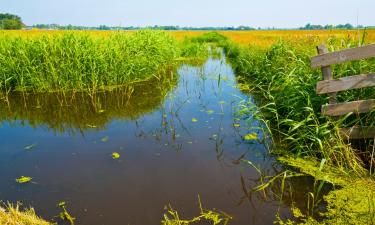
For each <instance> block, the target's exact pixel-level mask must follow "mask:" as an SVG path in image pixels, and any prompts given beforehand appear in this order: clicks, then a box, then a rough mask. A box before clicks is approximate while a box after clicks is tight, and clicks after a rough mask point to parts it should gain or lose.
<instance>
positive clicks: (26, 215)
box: [0, 204, 52, 225]
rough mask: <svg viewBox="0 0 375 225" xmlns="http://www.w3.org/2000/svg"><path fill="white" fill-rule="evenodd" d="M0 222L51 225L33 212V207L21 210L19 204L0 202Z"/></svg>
mask: <svg viewBox="0 0 375 225" xmlns="http://www.w3.org/2000/svg"><path fill="white" fill-rule="evenodd" d="M0 224H2V225H20V224H22V225H52V223H49V222H47V221H45V220H43V219H41V218H40V217H38V216H37V215H36V214H35V210H34V209H33V208H28V209H25V210H21V207H20V204H16V205H12V204H7V205H4V204H2V205H1V206H0Z"/></svg>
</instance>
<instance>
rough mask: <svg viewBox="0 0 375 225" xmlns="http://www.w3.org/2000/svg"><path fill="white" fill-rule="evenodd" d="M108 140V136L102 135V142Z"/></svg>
mask: <svg viewBox="0 0 375 225" xmlns="http://www.w3.org/2000/svg"><path fill="white" fill-rule="evenodd" d="M108 140H109V137H108V136H105V137H102V139H101V141H102V142H107V141H108Z"/></svg>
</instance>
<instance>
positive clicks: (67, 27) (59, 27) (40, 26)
mask: <svg viewBox="0 0 375 225" xmlns="http://www.w3.org/2000/svg"><path fill="white" fill-rule="evenodd" d="M28 28H38V29H51V30H140V29H145V28H146V29H151V30H255V28H253V27H249V26H238V27H180V26H158V25H155V26H148V27H135V26H127V27H122V26H115V27H112V26H106V25H100V26H98V27H90V26H74V25H64V26H62V25H58V24H36V25H33V26H29V27H28Z"/></svg>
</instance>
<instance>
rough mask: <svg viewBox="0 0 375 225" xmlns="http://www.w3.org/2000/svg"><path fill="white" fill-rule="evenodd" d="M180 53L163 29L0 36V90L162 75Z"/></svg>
mask: <svg viewBox="0 0 375 225" xmlns="http://www.w3.org/2000/svg"><path fill="white" fill-rule="evenodd" d="M178 56H179V47H178V44H177V41H176V40H175V39H174V38H173V37H171V36H170V35H168V34H167V33H165V32H162V31H148V30H142V31H138V32H135V33H124V32H116V33H111V34H110V35H109V36H108V37H100V36H92V35H87V34H85V33H80V32H63V33H58V34H56V35H41V36H37V37H33V38H28V37H27V36H21V37H19V36H13V35H1V36H0V89H1V90H36V91H47V92H48V91H52V90H86V91H90V92H93V91H95V90H98V89H103V88H105V87H108V86H113V85H123V84H129V83H131V82H135V81H140V80H145V79H149V78H151V77H154V76H156V77H159V76H163V70H164V69H167V66H168V65H170V64H172V63H173V60H174V59H176V58H177V57H178Z"/></svg>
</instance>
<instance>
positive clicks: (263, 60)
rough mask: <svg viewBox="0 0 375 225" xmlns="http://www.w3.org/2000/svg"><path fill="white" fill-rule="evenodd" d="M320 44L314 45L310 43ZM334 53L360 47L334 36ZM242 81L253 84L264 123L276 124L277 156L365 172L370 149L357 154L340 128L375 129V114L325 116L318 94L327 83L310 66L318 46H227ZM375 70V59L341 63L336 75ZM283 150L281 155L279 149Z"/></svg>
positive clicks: (361, 95)
mask: <svg viewBox="0 0 375 225" xmlns="http://www.w3.org/2000/svg"><path fill="white" fill-rule="evenodd" d="M311 43H315V42H311ZM327 44H328V46H329V49H330V50H331V51H333V50H338V49H345V48H349V47H355V46H358V42H357V41H355V40H352V39H336V38H331V39H329V40H328V42H327ZM225 49H226V51H227V55H228V57H229V58H230V59H231V61H232V63H233V65H234V67H235V70H236V72H237V74H238V76H239V80H240V81H241V82H243V83H246V84H248V85H249V86H251V89H252V90H253V93H254V94H255V95H257V97H258V101H259V105H260V107H261V108H262V110H263V116H264V117H265V120H267V121H270V124H272V129H271V131H272V134H273V138H274V140H275V143H276V147H275V149H274V152H276V153H281V154H291V155H294V156H297V157H305V156H310V157H314V158H316V159H318V160H319V161H320V160H321V159H326V160H328V162H330V163H332V164H334V165H336V166H338V167H340V168H342V169H349V170H354V171H356V172H357V173H358V174H364V173H365V171H366V170H365V168H366V166H367V165H368V162H370V161H371V160H373V159H371V158H370V157H369V155H370V154H368V153H369V152H368V151H363V152H358V151H357V150H358V149H355V148H354V147H353V146H351V145H350V144H348V143H346V142H345V141H344V140H343V139H342V138H341V137H340V135H339V130H338V128H339V127H344V126H353V125H356V124H360V125H372V124H373V123H374V114H373V113H370V114H367V115H363V116H355V115H347V116H346V117H344V118H342V119H339V120H337V118H334V119H331V118H329V117H324V116H322V115H321V113H320V108H321V106H322V105H324V104H326V103H327V102H328V98H327V96H324V95H317V94H316V84H317V82H318V81H320V80H322V74H321V71H320V70H313V69H311V68H310V57H312V56H313V55H316V52H315V50H314V46H312V45H306V42H303V43H301V44H298V42H297V43H291V42H287V41H280V42H278V43H277V44H274V45H272V46H271V47H270V48H268V49H266V50H260V49H258V48H251V47H250V48H246V47H240V46H238V45H236V44H234V43H230V42H228V43H227V44H226V46H225ZM370 71H372V72H374V71H375V60H374V59H372V60H364V61H359V62H352V63H347V64H344V65H337V66H335V67H334V74H335V77H341V76H348V75H355V74H361V73H367V72H370ZM373 97H375V90H374V89H373V88H372V89H371V88H370V89H366V90H365V89H364V90H357V91H347V92H343V93H340V94H339V96H338V99H339V101H343V102H344V101H351V100H358V99H368V98H373ZM280 150H281V151H280Z"/></svg>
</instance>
